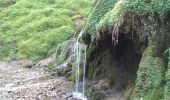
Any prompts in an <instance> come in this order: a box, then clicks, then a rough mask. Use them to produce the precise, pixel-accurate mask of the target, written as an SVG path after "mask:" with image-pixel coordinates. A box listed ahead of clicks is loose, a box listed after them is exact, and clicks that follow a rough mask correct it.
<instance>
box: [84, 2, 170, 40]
mask: <svg viewBox="0 0 170 100" xmlns="http://www.w3.org/2000/svg"><path fill="white" fill-rule="evenodd" d="M107 3H109V4H107ZM106 5H108V6H106ZM168 11H170V2H169V0H118V1H117V0H98V1H97V3H96V5H95V7H94V8H93V10H92V12H91V14H90V16H89V19H88V21H87V23H86V27H85V30H86V33H88V34H90V35H92V39H93V38H94V37H95V35H96V31H100V30H102V29H103V28H104V29H105V28H106V27H107V30H108V31H112V29H113V26H114V24H115V22H116V21H117V19H118V18H119V17H120V16H121V15H122V14H124V13H128V12H132V13H135V14H139V15H141V16H144V15H148V14H149V15H153V14H154V13H158V14H159V15H160V16H161V18H162V19H163V18H164V17H165V14H166V13H167V12H168Z"/></svg>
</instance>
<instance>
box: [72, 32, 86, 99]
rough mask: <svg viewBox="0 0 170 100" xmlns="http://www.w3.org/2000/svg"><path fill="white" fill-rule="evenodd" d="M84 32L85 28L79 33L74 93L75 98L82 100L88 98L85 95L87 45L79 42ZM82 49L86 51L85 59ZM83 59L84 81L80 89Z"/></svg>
mask: <svg viewBox="0 0 170 100" xmlns="http://www.w3.org/2000/svg"><path fill="white" fill-rule="evenodd" d="M82 34H83V30H82V31H81V32H80V33H79V34H78V37H77V40H76V47H75V48H76V49H75V50H76V67H75V75H76V80H75V82H76V86H75V92H74V93H73V96H74V97H75V98H78V99H81V100H87V98H86V97H85V74H86V48H87V47H86V45H84V44H81V43H80V42H79V39H80V38H81V36H82ZM82 51H84V57H83V58H84V59H81V58H82V55H83V54H82ZM81 60H83V66H82V67H83V68H82V70H83V82H82V86H81V88H82V91H80V90H79V86H80V84H79V82H80V79H79V77H80V67H81Z"/></svg>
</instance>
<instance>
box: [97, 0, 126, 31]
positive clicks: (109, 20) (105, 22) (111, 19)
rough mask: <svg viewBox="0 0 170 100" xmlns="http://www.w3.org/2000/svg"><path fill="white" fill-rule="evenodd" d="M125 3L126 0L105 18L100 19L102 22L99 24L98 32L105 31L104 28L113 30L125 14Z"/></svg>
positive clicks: (119, 3)
mask: <svg viewBox="0 0 170 100" xmlns="http://www.w3.org/2000/svg"><path fill="white" fill-rule="evenodd" d="M125 3H126V2H125V0H119V1H118V2H117V3H116V4H115V6H114V7H113V9H112V10H110V11H109V12H107V13H106V14H105V15H104V17H103V18H102V19H100V22H99V23H98V24H97V30H98V31H99V30H100V29H103V27H107V28H108V29H110V30H111V29H112V27H113V25H114V24H115V22H116V21H117V20H118V18H119V17H120V16H121V14H123V13H124V6H125Z"/></svg>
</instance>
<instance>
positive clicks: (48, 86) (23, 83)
mask: <svg viewBox="0 0 170 100" xmlns="http://www.w3.org/2000/svg"><path fill="white" fill-rule="evenodd" d="M73 88H74V84H73V83H72V82H70V81H67V80H66V79H65V78H64V77H52V76H50V73H48V72H47V71H44V69H43V68H42V67H36V68H23V67H21V65H20V63H19V62H11V63H7V62H0V100H73V98H72V95H71V93H72V91H73V90H74V89H73Z"/></svg>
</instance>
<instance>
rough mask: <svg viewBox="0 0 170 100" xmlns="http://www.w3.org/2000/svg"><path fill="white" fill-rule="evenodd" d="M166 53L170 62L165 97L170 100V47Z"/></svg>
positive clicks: (169, 63)
mask: <svg viewBox="0 0 170 100" xmlns="http://www.w3.org/2000/svg"><path fill="white" fill-rule="evenodd" d="M165 54H166V55H167V58H168V64H167V71H166V79H165V81H166V84H165V91H164V99H165V100H168V99H169V97H170V48H168V49H167V50H166V51H165Z"/></svg>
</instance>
